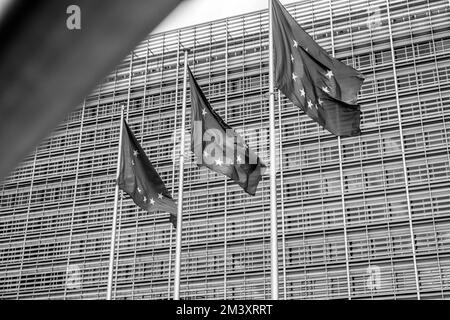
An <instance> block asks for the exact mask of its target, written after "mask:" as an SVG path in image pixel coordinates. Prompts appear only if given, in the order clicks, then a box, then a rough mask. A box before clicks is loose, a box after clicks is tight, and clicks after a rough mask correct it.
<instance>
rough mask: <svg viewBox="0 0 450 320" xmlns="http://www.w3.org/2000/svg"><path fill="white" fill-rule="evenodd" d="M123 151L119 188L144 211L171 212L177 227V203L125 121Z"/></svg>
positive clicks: (173, 222)
mask: <svg viewBox="0 0 450 320" xmlns="http://www.w3.org/2000/svg"><path fill="white" fill-rule="evenodd" d="M120 152H121V153H122V154H121V159H120V171H119V178H118V181H117V183H118V185H119V188H120V189H122V190H123V191H125V192H126V193H128V194H129V195H130V197H131V198H132V199H133V201H134V203H135V204H136V205H137V206H139V207H141V208H142V209H143V210H146V211H148V212H154V211H166V212H169V213H170V221H171V222H172V224H173V226H174V227H175V226H176V214H177V205H176V203H175V202H174V200H173V199H172V197H171V195H170V193H169V191H168V190H167V188H166V186H165V185H164V182H163V181H162V179H161V177H160V176H159V174H158V173H157V172H156V170H155V168H154V167H153V165H152V163H151V162H150V160H149V159H148V157H147V156H146V154H145V152H144V150H143V149H142V147H141V146H140V145H139V143H138V141H137V140H136V137H135V136H134V134H133V131H131V129H130V128H129V127H128V124H127V123H126V121H125V120H124V121H123V130H122V148H121V150H120Z"/></svg>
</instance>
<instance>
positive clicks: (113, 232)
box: [106, 106, 125, 300]
mask: <svg viewBox="0 0 450 320" xmlns="http://www.w3.org/2000/svg"><path fill="white" fill-rule="evenodd" d="M124 109H125V107H124V106H122V110H121V112H122V113H121V116H120V131H119V148H118V156H117V173H116V181H115V182H116V189H115V192H114V212H113V221H112V227H111V246H110V252H109V270H108V288H107V291H106V300H111V292H112V282H113V269H114V248H115V244H116V225H117V206H118V202H119V184H118V183H117V181H118V179H119V174H120V160H121V158H122V152H121V149H122V130H123V113H124Z"/></svg>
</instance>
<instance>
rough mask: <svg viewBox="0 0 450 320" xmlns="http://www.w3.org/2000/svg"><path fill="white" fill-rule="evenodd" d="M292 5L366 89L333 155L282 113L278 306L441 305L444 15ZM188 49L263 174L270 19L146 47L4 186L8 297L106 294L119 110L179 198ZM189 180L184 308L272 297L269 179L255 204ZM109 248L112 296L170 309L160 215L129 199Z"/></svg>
mask: <svg viewBox="0 0 450 320" xmlns="http://www.w3.org/2000/svg"><path fill="white" fill-rule="evenodd" d="M286 8H287V9H288V10H289V11H290V13H291V14H292V15H293V16H294V17H295V18H296V19H297V21H298V22H299V23H300V24H301V25H302V26H303V27H304V28H305V29H306V30H307V31H308V32H309V33H310V34H311V35H312V36H313V37H314V38H315V39H316V41H317V42H318V43H319V44H321V45H322V46H323V47H324V48H325V49H327V50H328V52H330V54H334V55H335V56H336V57H337V58H339V59H340V60H342V61H343V62H345V63H347V64H349V65H352V66H353V67H355V68H356V69H358V70H360V71H361V72H362V73H363V74H364V76H365V78H366V80H365V82H364V84H363V86H362V89H361V92H360V96H359V101H360V104H361V110H362V123H361V129H362V134H361V136H357V137H349V138H343V139H341V141H340V142H339V141H338V139H337V138H336V137H334V136H332V135H331V134H329V133H328V132H327V131H324V130H323V129H321V128H320V127H319V126H318V125H317V124H316V123H314V122H313V121H311V120H310V119H309V118H308V117H307V116H306V115H305V114H304V113H303V112H301V111H300V110H299V109H298V108H296V107H294V106H293V105H292V104H291V103H290V102H289V101H288V100H287V99H286V98H285V97H284V96H282V95H281V96H280V97H279V98H278V99H277V100H276V116H277V123H276V130H277V134H278V140H277V148H278V150H277V154H278V157H279V161H278V162H277V164H275V165H276V167H277V174H278V176H277V185H278V191H277V192H278V196H279V199H278V200H279V201H278V204H279V207H278V209H279V210H278V217H279V219H278V239H279V245H278V247H279V276H280V277H279V280H280V281H279V292H280V298H286V299H418V298H420V299H440V298H449V297H450V183H449V181H450V164H449V163H450V149H449V148H450V59H449V58H450V31H449V30H450V1H448V0H433V1H432V0H408V1H393V0H392V1H390V0H355V1H353V0H352V1H349V0H336V1H335V0H319V1H310V0H303V1H300V2H298V3H295V4H291V5H287V6H286ZM183 49H189V50H190V53H189V65H190V67H191V69H192V71H193V73H194V74H195V76H196V78H197V80H198V82H199V84H200V85H201V87H202V89H203V91H204V92H205V95H206V97H207V98H208V99H209V100H210V102H211V105H212V106H213V108H215V109H216V111H217V112H218V113H219V114H220V115H221V116H222V117H223V118H224V119H226V120H227V122H228V123H229V124H230V125H231V126H232V127H234V128H236V129H237V130H238V131H239V132H240V133H241V135H242V136H243V137H244V138H245V139H246V140H247V141H248V142H249V145H250V147H251V148H253V150H255V151H256V152H257V153H258V154H259V155H260V157H261V158H262V159H263V161H264V162H265V163H267V164H268V163H269V161H268V160H269V157H268V155H269V153H268V152H269V150H268V147H269V141H268V126H269V123H268V117H269V116H268V113H269V111H268V62H269V57H268V12H267V10H264V11H260V12H254V13H250V14H246V15H242V16H237V17H232V18H227V19H223V20H218V21H213V22H210V23H205V24H201V25H197V26H193V27H188V28H184V29H180V30H174V31H170V32H166V33H161V34H155V35H149V37H148V38H147V39H146V40H145V41H143V42H142V43H141V44H139V45H138V46H137V47H136V48H135V50H134V51H133V52H132V53H131V54H130V55H129V56H128V57H127V58H126V59H125V60H124V61H123V62H122V63H121V64H120V65H119V66H117V68H116V70H115V71H114V72H112V73H111V74H110V75H109V76H108V77H106V78H105V79H104V81H103V82H102V83H101V84H99V86H98V87H97V88H96V89H95V90H94V91H93V92H92V93H91V94H90V95H89V96H88V97H86V99H85V100H84V102H83V104H82V105H80V106H79V107H78V108H77V110H76V111H75V112H73V113H72V114H70V115H69V116H68V117H67V119H66V120H65V121H64V122H63V123H61V124H60V125H59V126H58V127H57V128H56V129H55V131H54V132H53V133H52V134H51V136H50V137H48V138H47V139H46V140H44V141H43V142H42V143H41V144H40V145H39V146H38V147H37V148H36V150H35V152H33V153H32V154H30V155H29V156H28V157H27V158H26V159H25V160H24V161H23V163H22V164H20V166H19V167H18V168H17V169H16V170H15V171H14V172H12V173H11V175H10V176H9V177H7V178H6V179H5V180H4V181H3V182H2V183H1V184H0V298H2V299H17V298H18V299H25V298H27V299H31V298H33V299H104V298H105V297H106V287H107V273H108V259H109V245H110V237H111V223H112V212H113V206H114V180H115V174H116V161H117V147H118V141H119V126H120V109H121V107H120V106H121V105H125V106H126V111H127V112H126V115H127V119H128V122H129V124H130V127H131V128H132V130H133V131H134V132H135V134H136V137H137V138H138V139H139V140H140V142H141V145H142V146H143V148H144V149H145V150H146V153H147V155H148V156H149V158H150V159H151V161H152V162H153V164H154V165H155V167H156V169H157V170H158V172H159V173H160V174H161V177H162V179H163V180H164V181H165V183H166V185H167V187H168V188H169V190H171V191H172V192H173V196H174V198H175V199H176V198H177V193H178V190H177V186H178V176H179V174H178V170H177V164H176V163H177V162H176V160H177V150H178V147H179V142H178V141H179V140H178V138H179V133H180V131H179V128H180V120H181V104H182V86H183V66H182V64H180V62H182V60H183V58H182V57H183V51H182V50H183ZM187 126H188V127H189V93H188V123H187ZM188 130H189V128H188ZM186 147H187V150H189V142H188V141H187V143H186ZM184 176H185V181H184V197H185V198H184V214H183V220H184V225H183V247H182V262H181V263H182V269H181V294H180V295H181V298H183V299H222V298H226V299H268V298H270V219H269V217H270V213H269V207H270V204H269V177H268V176H265V177H264V178H263V180H262V181H261V183H260V185H259V187H258V190H257V194H256V196H254V197H251V196H249V195H247V194H246V193H245V192H243V191H242V190H241V189H240V187H239V186H237V185H235V184H233V183H232V182H230V181H227V180H226V179H225V178H224V177H223V176H220V175H218V174H215V173H214V172H211V171H209V170H208V169H205V168H202V169H200V168H197V166H196V165H195V164H194V163H193V161H192V158H191V157H190V156H187V157H186V163H185V172H184ZM117 238H118V239H117V244H116V259H115V269H114V271H115V272H114V285H113V297H114V298H116V299H167V298H171V297H172V295H173V273H174V256H175V230H174V229H173V228H172V225H171V224H170V222H169V219H168V213H164V212H161V213H156V214H149V213H146V212H144V211H142V210H141V209H139V208H138V207H137V206H136V205H135V204H134V203H133V201H132V200H131V199H130V198H129V197H128V196H127V195H124V196H123V197H121V200H120V204H119V216H118V225H117Z"/></svg>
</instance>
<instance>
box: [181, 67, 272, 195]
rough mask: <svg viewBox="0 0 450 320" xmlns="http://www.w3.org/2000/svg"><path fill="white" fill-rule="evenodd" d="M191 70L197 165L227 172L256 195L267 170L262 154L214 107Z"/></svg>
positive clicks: (227, 174) (192, 141) (194, 144)
mask: <svg viewBox="0 0 450 320" xmlns="http://www.w3.org/2000/svg"><path fill="white" fill-rule="evenodd" d="M188 71H189V83H190V88H191V111H192V112H191V121H192V123H191V135H192V138H191V150H192V152H193V153H194V155H195V158H196V162H197V165H198V166H200V167H202V166H204V167H207V168H209V169H211V170H213V171H215V172H218V173H221V174H223V175H226V176H227V177H229V178H230V179H232V180H233V181H235V182H236V183H237V184H239V185H240V186H241V187H242V188H243V189H244V190H245V191H246V192H247V193H248V194H250V195H255V193H256V188H257V187H258V183H259V181H260V180H261V176H262V174H263V173H264V170H265V169H266V166H265V165H264V164H263V163H262V162H261V160H260V159H259V157H258V156H257V155H256V153H254V152H253V151H252V150H251V149H250V148H249V146H248V145H247V144H246V143H245V141H244V140H243V139H242V137H241V136H240V135H239V134H238V133H237V132H236V131H234V129H233V128H231V127H230V126H229V125H228V124H226V123H225V121H223V120H222V118H221V117H220V116H219V115H218V114H217V113H216V112H215V110H214V109H213V108H212V107H211V106H210V104H209V102H208V100H207V99H206V97H205V95H204V94H203V92H202V90H201V89H200V86H199V85H198V83H197V81H196V80H195V78H194V75H193V74H192V72H191V70H190V69H189V68H188Z"/></svg>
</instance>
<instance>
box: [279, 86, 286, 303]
mask: <svg viewBox="0 0 450 320" xmlns="http://www.w3.org/2000/svg"><path fill="white" fill-rule="evenodd" d="M277 98H278V132H279V151H278V152H279V162H280V203H281V239H282V241H281V245H282V248H281V249H282V255H283V258H282V263H283V298H284V300H286V229H285V216H284V177H283V175H284V171H283V143H282V130H281V114H282V113H281V92H280V90H278V97H277Z"/></svg>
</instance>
